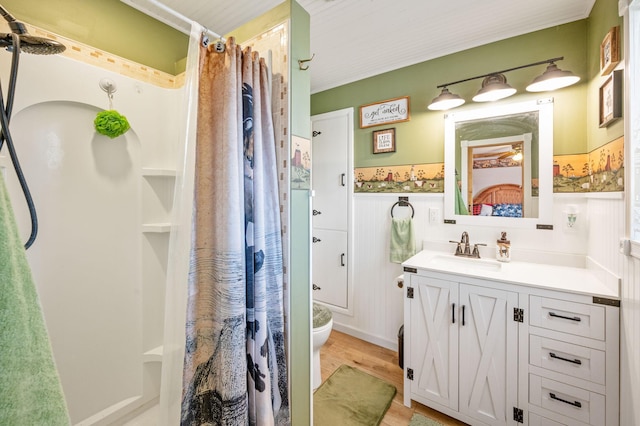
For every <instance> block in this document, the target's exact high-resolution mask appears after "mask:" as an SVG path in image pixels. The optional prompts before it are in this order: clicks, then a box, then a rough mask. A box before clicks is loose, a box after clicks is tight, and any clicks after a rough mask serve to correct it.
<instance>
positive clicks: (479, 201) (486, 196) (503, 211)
mask: <svg viewBox="0 0 640 426" xmlns="http://www.w3.org/2000/svg"><path fill="white" fill-rule="evenodd" d="M522 197H523V192H522V186H521V185H515V184H512V183H503V184H499V185H493V186H490V187H488V188H485V189H484V190H482V191H481V192H479V193H478V194H477V195H475V196H474V197H473V204H472V206H473V207H472V208H471V210H470V211H471V212H472V214H473V215H475V216H502V217H522V211H523V198H522Z"/></svg>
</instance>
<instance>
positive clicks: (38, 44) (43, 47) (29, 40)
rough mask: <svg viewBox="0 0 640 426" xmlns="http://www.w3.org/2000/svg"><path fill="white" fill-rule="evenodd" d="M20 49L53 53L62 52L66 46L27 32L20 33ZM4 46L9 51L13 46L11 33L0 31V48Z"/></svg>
mask: <svg viewBox="0 0 640 426" xmlns="http://www.w3.org/2000/svg"><path fill="white" fill-rule="evenodd" d="M18 37H20V51H21V52H24V53H31V54H33V55H55V54H58V53H62V52H64V50H65V49H66V46H65V45H64V44H62V43H59V42H57V41H55V40H50V39H48V38H43V37H36V36H32V35H29V34H20V35H18ZM1 47H6V48H7V50H9V51H11V49H12V48H13V40H12V35H11V34H6V33H5V34H1V33H0V48H1Z"/></svg>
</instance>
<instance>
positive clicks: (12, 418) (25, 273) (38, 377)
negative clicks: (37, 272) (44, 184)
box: [0, 173, 70, 426]
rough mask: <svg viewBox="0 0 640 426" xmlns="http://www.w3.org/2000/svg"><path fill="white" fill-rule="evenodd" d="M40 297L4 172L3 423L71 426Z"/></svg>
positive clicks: (0, 218)
mask: <svg viewBox="0 0 640 426" xmlns="http://www.w3.org/2000/svg"><path fill="white" fill-rule="evenodd" d="M69 424H70V421H69V415H68V413H67V407H66V404H65V400H64V395H63V393H62V387H61V385H60V379H59V377H58V372H57V370H56V367H55V363H54V361H53V355H52V352H51V344H50V343H49V336H48V334H47V329H46V327H45V323H44V318H43V316H42V310H41V308H40V302H39V300H38V294H37V292H36V288H35V285H34V282H33V278H32V277H31V270H30V269H29V264H28V263H27V257H26V252H25V250H24V247H23V245H22V242H21V241H20V236H19V235H18V228H17V226H16V222H15V218H14V216H13V209H12V207H11V203H10V201H9V194H8V193H7V189H6V187H5V184H4V179H3V178H2V174H1V173H0V425H42V426H58V425H69Z"/></svg>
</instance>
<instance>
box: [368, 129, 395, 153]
mask: <svg viewBox="0 0 640 426" xmlns="http://www.w3.org/2000/svg"><path fill="white" fill-rule="evenodd" d="M383 152H396V129H395V128H393V129H384V130H376V131H375V132H373V153H374V154H381V153H383Z"/></svg>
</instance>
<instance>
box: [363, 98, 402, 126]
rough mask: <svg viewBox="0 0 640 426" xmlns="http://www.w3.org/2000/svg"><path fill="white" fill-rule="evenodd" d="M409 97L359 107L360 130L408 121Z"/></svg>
mask: <svg viewBox="0 0 640 426" xmlns="http://www.w3.org/2000/svg"><path fill="white" fill-rule="evenodd" d="M409 119H410V117H409V97H408V96H403V97H401V98H395V99H387V100H386V101H381V102H376V103H373V104H368V105H363V106H361V107H360V128H361V129H364V128H366V127H373V126H380V125H382V124H390V123H400V122H401V121H409Z"/></svg>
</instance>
